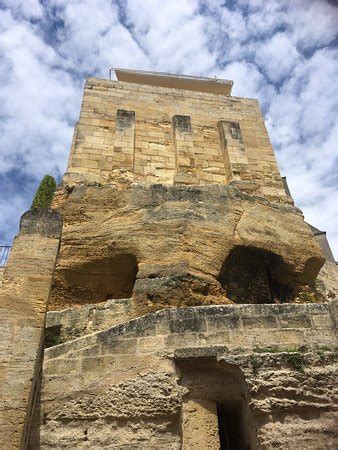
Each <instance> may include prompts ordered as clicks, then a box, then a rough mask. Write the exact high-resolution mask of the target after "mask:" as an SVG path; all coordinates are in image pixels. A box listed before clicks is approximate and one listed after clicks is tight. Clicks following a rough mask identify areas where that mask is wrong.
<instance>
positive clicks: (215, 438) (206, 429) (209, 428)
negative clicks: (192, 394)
mask: <svg viewBox="0 0 338 450" xmlns="http://www.w3.org/2000/svg"><path fill="white" fill-rule="evenodd" d="M182 408H183V410H182V438H183V444H182V449H183V450H191V449H196V450H197V449H200V450H202V449H206V448H210V449H213V450H215V449H219V446H220V441H219V433H218V420H217V409H216V403H215V402H213V401H210V400H205V399H203V400H188V401H187V402H185V403H183V406H182Z"/></svg>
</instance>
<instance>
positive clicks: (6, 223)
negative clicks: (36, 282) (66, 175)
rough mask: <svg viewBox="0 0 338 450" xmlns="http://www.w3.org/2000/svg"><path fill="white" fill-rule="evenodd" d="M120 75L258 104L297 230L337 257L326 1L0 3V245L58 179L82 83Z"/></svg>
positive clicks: (337, 28) (336, 114)
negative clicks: (45, 182) (131, 72)
mask: <svg viewBox="0 0 338 450" xmlns="http://www.w3.org/2000/svg"><path fill="white" fill-rule="evenodd" d="M110 66H113V67H125V68H138V69H144V70H155V71H167V72H175V73H185V74H192V75H203V76H217V77H220V78H230V79H232V80H234V82H235V85H234V90H233V93H234V95H238V96H245V97H254V98H258V99H259V101H260V103H261V107H262V110H263V113H264V115H265V119H266V123H267V126H268V129H269V132H270V137H271V139H272V143H273V146H274V149H275V151H276V153H277V158H278V162H279V165H280V168H281V171H282V174H283V175H286V176H287V179H288V183H289V186H290V189H291V191H292V193H293V196H294V198H295V201H296V204H297V206H299V207H300V208H301V209H302V210H303V212H304V214H305V218H306V220H307V221H309V222H310V223H311V224H313V225H314V226H316V227H318V228H320V229H323V230H326V231H327V234H328V237H329V240H330V243H331V245H332V247H333V249H334V251H335V256H336V259H337V258H338V226H337V218H338V161H337V160H338V0H330V1H329V0H327V1H325V0H322V1H315V0H313V1H312V0H269V1H265V0H238V1H234V0H231V1H230V0H204V1H202V0H201V1H198V0H170V1H169V0H168V1H165V0H129V1H127V0H40V1H38V0H5V1H3V0H0V192H1V195H0V244H5V243H11V241H12V238H13V235H14V234H15V233H16V232H17V224H18V220H19V217H20V215H21V214H22V213H23V212H24V211H25V210H27V209H28V208H29V206H30V203H31V200H32V197H33V194H34V191H35V189H36V187H37V185H38V184H39V181H40V180H41V178H42V177H43V176H44V175H45V174H47V173H49V174H52V175H54V177H55V178H57V180H58V181H60V178H61V176H62V174H63V172H64V171H65V167H66V162H67V156H68V153H69V148H70V143H71V137H72V130H73V126H74V123H75V121H76V120H77V118H78V115H79V108H80V102H81V97H82V89H83V84H84V79H85V78H86V77H87V76H92V75H93V76H98V77H103V78H107V73H108V68H109V67H110Z"/></svg>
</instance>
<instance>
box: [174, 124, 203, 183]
mask: <svg viewBox="0 0 338 450" xmlns="http://www.w3.org/2000/svg"><path fill="white" fill-rule="evenodd" d="M173 135H174V146H175V157H176V174H175V177H174V183H175V184H198V181H197V179H196V176H194V169H195V154H194V151H193V148H194V147H193V145H194V144H193V133H192V126H191V120H190V117H189V116H179V115H176V116H174V117H173Z"/></svg>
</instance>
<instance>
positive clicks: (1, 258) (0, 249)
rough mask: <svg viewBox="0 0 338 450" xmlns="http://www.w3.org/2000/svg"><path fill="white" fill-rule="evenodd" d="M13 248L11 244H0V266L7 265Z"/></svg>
mask: <svg viewBox="0 0 338 450" xmlns="http://www.w3.org/2000/svg"><path fill="white" fill-rule="evenodd" d="M11 248H12V246H11V245H0V267H4V266H5V265H6V262H7V260H8V255H9V252H10V251H11Z"/></svg>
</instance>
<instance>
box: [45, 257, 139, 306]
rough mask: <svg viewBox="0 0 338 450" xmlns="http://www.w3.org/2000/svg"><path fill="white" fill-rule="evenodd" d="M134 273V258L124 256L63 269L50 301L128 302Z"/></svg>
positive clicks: (135, 261)
mask: <svg viewBox="0 0 338 450" xmlns="http://www.w3.org/2000/svg"><path fill="white" fill-rule="evenodd" d="M137 270H138V267H137V260H136V258H135V256H134V255H132V254H128V253H124V254H119V255H116V256H114V257H106V258H102V259H100V260H94V261H90V262H86V263H83V264H79V265H77V266H75V267H74V266H73V267H71V268H66V269H63V270H61V271H60V277H59V278H58V280H56V282H55V285H54V287H53V295H52V299H53V297H54V298H55V297H57V298H62V299H63V301H67V302H69V303H73V304H84V303H98V302H103V301H105V300H108V299H114V298H116V299H118V298H130V297H131V295H132V292H133V288H134V284H135V280H136V274H137Z"/></svg>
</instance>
